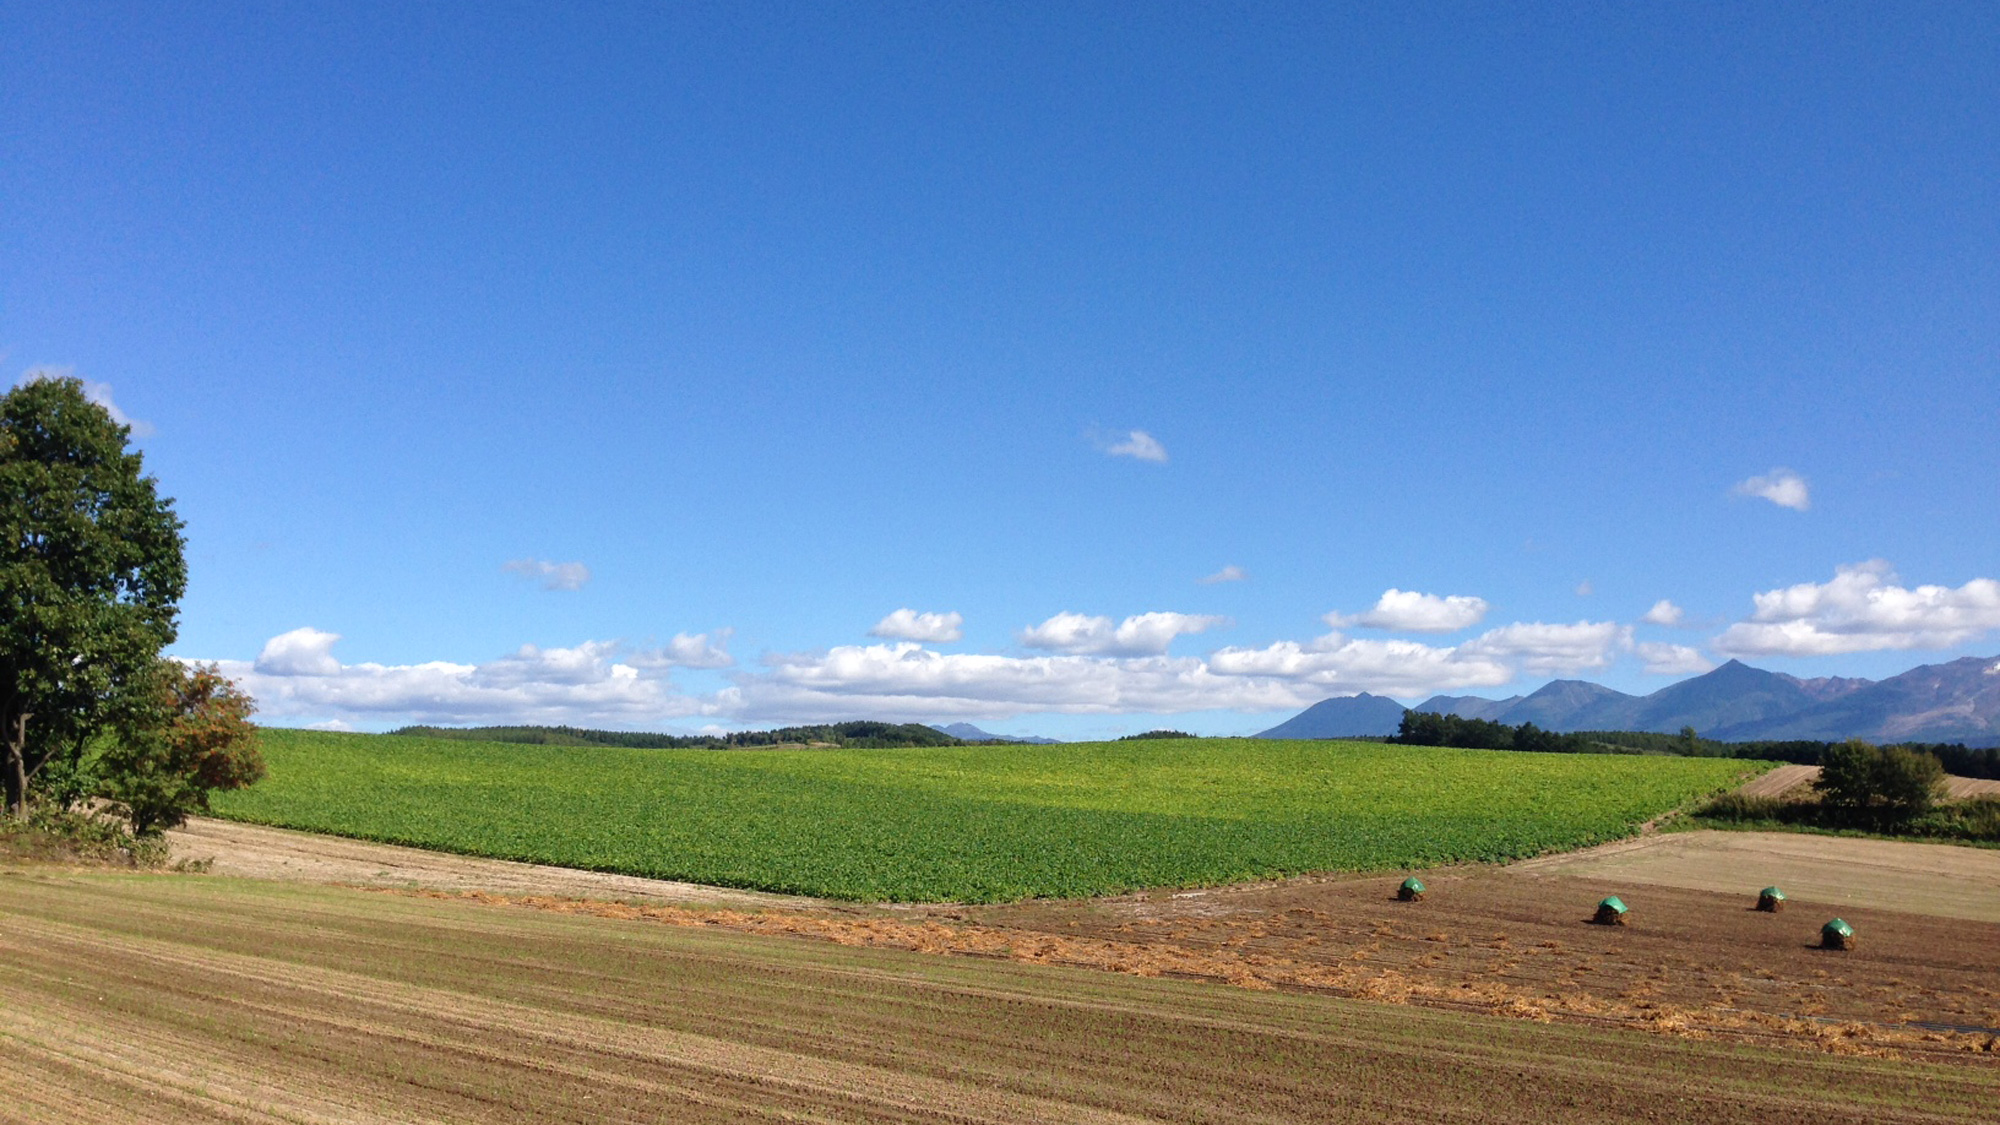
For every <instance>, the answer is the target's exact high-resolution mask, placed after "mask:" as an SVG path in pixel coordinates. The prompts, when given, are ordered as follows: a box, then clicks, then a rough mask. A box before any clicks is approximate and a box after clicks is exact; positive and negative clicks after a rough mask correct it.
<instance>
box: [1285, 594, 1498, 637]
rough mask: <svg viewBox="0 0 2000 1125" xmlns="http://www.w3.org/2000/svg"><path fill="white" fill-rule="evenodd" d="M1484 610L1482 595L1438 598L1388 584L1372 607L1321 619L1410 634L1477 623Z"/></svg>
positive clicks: (1337, 624) (1333, 623) (1345, 625)
mask: <svg viewBox="0 0 2000 1125" xmlns="http://www.w3.org/2000/svg"><path fill="white" fill-rule="evenodd" d="M1486 610H1487V605H1486V599H1485V598H1475V597H1471V596H1468V595H1465V594H1450V595H1447V596H1445V597H1439V596H1438V595H1436V594H1420V593H1418V592H1416V591H1415V590H1398V589H1396V588H1394V587H1390V588H1389V589H1387V590H1384V591H1383V592H1382V596H1381V597H1380V598H1377V599H1376V601H1375V608H1374V609H1371V610H1369V611H1367V612H1366V613H1359V614H1356V615H1354V616H1352V617H1343V616H1341V615H1340V614H1338V613H1329V614H1327V615H1326V618H1325V621H1326V623H1327V624H1328V625H1331V626H1333V627H1334V628H1336V629H1344V628H1349V627H1352V626H1356V625H1359V626H1361V627H1363V628H1366V629H1395V630H1399V631H1403V632H1410V633H1450V632H1455V631H1457V630H1459V629H1465V628H1469V627H1470V626H1473V625H1477V624H1479V622H1480V621H1481V620H1483V619H1484V618H1485V617H1486Z"/></svg>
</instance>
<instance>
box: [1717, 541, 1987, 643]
mask: <svg viewBox="0 0 2000 1125" xmlns="http://www.w3.org/2000/svg"><path fill="white" fill-rule="evenodd" d="M1899 583H1900V579H1898V578H1897V577H1896V574H1895V571H1894V570H1893V569H1892V568H1891V567H1890V565H1889V564H1888V563H1887V562H1884V561H1883V560H1881V559H1871V560H1869V561H1867V562H1863V563H1855V564H1853V565H1851V566H1842V567H1838V568H1836V570H1835V572H1834V576H1833V580H1832V581H1830V582H1823V583H1814V582H1803V583H1800V584H1799V585H1796V586H1788V587H1785V588H1784V589H1782V590H1769V591H1766V592H1764V593H1761V594H1758V595H1756V596H1755V598H1754V599H1753V600H1754V602H1755V606H1756V609H1755V612H1753V613H1752V614H1751V615H1750V617H1749V619H1748V620H1746V621H1739V622H1737V623H1736V624H1734V625H1731V626H1730V627H1729V628H1727V629H1725V630H1723V632H1722V635H1721V636H1719V637H1717V638H1715V640H1714V642H1713V644H1712V647H1713V648H1714V649H1715V650H1716V651H1717V652H1724V653H1729V654H1731V655H1735V656H1772V655H1779V656H1825V655H1830V654H1834V653H1845V652H1872V651H1876V650H1881V649H1914V648H1928V649H1938V648H1951V647H1952V646H1954V645H1959V644H1963V643H1965V642H1967V641H1970V640H1973V639H1974V638H1976V637H1979V636H1981V635H1982V634H1984V633H1986V632H1988V631H1990V630H1993V629H2000V581H1995V580H1993V579H1991V578H1975V579H1973V580H1972V581H1970V582H1967V583H1966V584H1965V585H1963V586H1960V587H1957V588H1956V589H1954V588H1951V587H1948V586H1918V587H1915V588H1907V587H1904V586H1902V585H1900V584H1899Z"/></svg>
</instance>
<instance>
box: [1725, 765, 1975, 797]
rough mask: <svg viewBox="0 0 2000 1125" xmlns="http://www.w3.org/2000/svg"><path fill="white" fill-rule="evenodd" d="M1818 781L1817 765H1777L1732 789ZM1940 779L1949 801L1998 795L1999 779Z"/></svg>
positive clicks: (1753, 793) (1777, 790) (1760, 792)
mask: <svg viewBox="0 0 2000 1125" xmlns="http://www.w3.org/2000/svg"><path fill="white" fill-rule="evenodd" d="M1818 780H1819V767H1818V766H1789V765H1788V766H1779V767H1778V768H1777V769H1774V770H1772V771H1770V772H1769V773H1766V774H1763V775H1762V776H1759V777H1753V778H1751V779H1750V780H1749V781H1747V782H1745V783H1744V784H1743V785H1741V786H1739V787H1738V788H1737V790H1736V791H1737V792H1738V793H1741V794H1743V795H1744V796H1746V797H1782V796H1784V795H1785V794H1787V793H1789V792H1791V791H1792V790H1794V789H1798V788H1800V787H1801V786H1806V785H1811V784H1812V783H1813V782H1815V781H1818ZM1944 782H1945V799H1946V800H1950V801H1964V800H1969V799H1970V798H1973V797H1983V796H1987V795H1991V794H2000V781H1994V780H1992V779H1990V778H1983V777H1959V776H1957V775H1955V774H1946V775H1945V779H1944Z"/></svg>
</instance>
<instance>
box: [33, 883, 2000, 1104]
mask: <svg viewBox="0 0 2000 1125" xmlns="http://www.w3.org/2000/svg"><path fill="white" fill-rule="evenodd" d="M1427 905H1428V904H1419V907H1418V908H1421V907H1423V906H1427ZM1128 906H1129V904H1128ZM627 909H639V908H627ZM645 909H648V910H656V911H672V910H676V909H680V908H675V907H667V906H654V907H649V908H645ZM1620 936H1626V935H1620ZM0 1038H4V1039H5V1044H4V1047H0V1082H4V1083H5V1085H6V1088H7V1089H8V1091H9V1096H8V1099H7V1102H6V1109H5V1111H4V1116H5V1117H6V1118H7V1119H8V1120H12V1121H23V1122H69V1121H77V1120H91V1121H107V1122H121V1121H148V1122H180V1121H209V1120H232V1121H242V1122H265V1121H310V1122H320V1121H343V1122H432V1121H467V1120H479V1121H487V1122H514V1121H524V1122H525V1121H535V1122H543V1121H593V1122H596V1121H611V1122H622V1121H658V1120H672V1121H677V1122H699V1121H746V1120H781V1119H782V1120H819V1121H947V1120H949V1121H957V1122H1016V1121H1031V1120H1032V1121H1064V1122H1137V1121H1217V1122H1226V1121H1447V1120H1448V1121H1454V1122H1484V1121H1494V1122H1502V1121H1504V1122H1516V1121H1575V1122H1607V1123H1608V1122H1621V1123H1623V1122H1644V1121H1675V1122H1679V1121H1703V1122H1738V1121H1740V1122H1755V1123H1758V1125H1785V1123H1790V1122H1799V1123H1805V1122H1811V1123H1813V1125H1826V1123H1839V1122H1853V1123H1857V1125H1858V1123H1862V1122H1868V1123H1881V1122H1892V1123H1893V1122H1912V1123H1914V1122H1958V1121H1963V1122H1974V1121H1984V1120H1988V1119H1990V1111H1991V1107H1992V1105H1993V1100H1994V1098H1995V1097H1996V1096H2000V1077H1996V1070H1995V1069H1994V1068H1992V1067H1990V1066H1964V1065H1935V1064H1932V1063H1927V1062H1921V1061H1909V1060H1900V1059H1893V1058H1867V1057H1832V1056H1828V1055H1812V1054H1803V1053H1800V1052H1797V1051H1771V1050H1766V1049H1761V1048H1757V1047H1752V1046H1745V1045H1742V1044H1735V1043H1718V1042H1702V1041H1691V1040H1688V1039H1685V1038H1680V1037H1674V1036H1662V1035H1648V1034H1639V1033H1634V1032H1629V1031H1620V1030H1615V1029H1607V1028H1605V1027H1603V1026H1584V1025H1576V1024H1564V1023H1557V1024H1544V1023H1539V1022H1535V1021H1532V1020H1522V1019H1498V1018H1493V1017H1490V1016H1479V1015H1471V1014H1466V1013H1462V1012H1452V1011H1440V1010H1427V1009H1423V1008H1413V1007H1399V1006H1390V1005H1381V1004H1363V1003H1355V1002H1352V1001H1347V1000H1342V999H1338V998H1333V997H1329V996H1324V995H1310V994H1301V993H1285V992H1273V991H1259V990H1253V989H1243V988H1227V987H1217V986H1214V985H1210V984H1202V983H1191V982H1182V981H1170V980H1145V979H1140V978H1138V977H1135V976H1131V975H1124V974H1114V973H1093V972H1082V971H1076V970H1070V969H1063V968H1051V967H1046V966H1038V965H1022V964H1015V963H1010V962H1008V961H1005V960H999V959H995V958H941V957H924V956H918V955H914V954H910V953H905V952H900V951H894V950H884V949H870V948H857V947H853V946H849V945H841V944H834V943H832V942H808V941H798V940H784V939H778V938H772V937H765V936H760V935H756V934H750V933H745V932H741V931H740V930H737V929H733V928H730V927H726V926H669V925H658V924H652V923H650V922H647V921H646V920H644V919H643V918H641V919H637V920H630V921H627V920H619V919H607V918H601V917H591V916H576V915H572V914H563V913H558V912H555V911H550V910H522V909H509V908H496V907H494V906H491V905H487V904H483V903H476V902H463V901H441V900H439V899H437V898H434V897H423V896H416V895H410V894H384V893H380V892H375V893H370V892H365V891H360V890H351V889H341V888H327V887H316V886H305V885H288V884H278V883H269V882H259V881H251V880H239V879H222V878H214V877H207V878H200V877H185V876H180V877H176V876H133V875H125V876H110V875H103V874H75V873H69V872H63V871H51V870H47V869H44V870H29V871H26V872H23V871H20V870H14V871H9V872H6V873H4V874H0Z"/></svg>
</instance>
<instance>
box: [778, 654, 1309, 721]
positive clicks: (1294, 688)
mask: <svg viewBox="0 0 2000 1125" xmlns="http://www.w3.org/2000/svg"><path fill="white" fill-rule="evenodd" d="M741 687H742V690H743V706H744V711H745V713H746V714H754V715H756V716H758V717H759V720H760V721H772V720H783V719H808V718H824V717H827V716H831V715H857V714H867V715H882V716H895V717H901V718H906V719H947V718H971V719H978V718H988V719H996V718H1007V717H1011V716H1013V715H1018V714H1023V713H1028V712H1049V711H1053V712H1062V713H1066V714H1111V715H1116V714H1130V713H1134V712H1138V713H1165V712H1174V711H1198V710H1237V711H1277V710H1289V709H1293V708H1300V707H1305V706H1307V705H1309V704H1311V703H1314V702H1316V701H1318V700H1319V699H1321V698H1323V697H1324V696H1325V695H1327V694H1328V693H1327V692H1326V691H1325V690H1323V689H1321V688H1319V687H1317V686H1313V685H1308V684H1290V683H1285V682H1282V681H1280V680H1276V679H1271V678H1262V677H1260V678H1247V677H1235V676H1227V675H1218V674H1217V673H1216V672H1215V671H1213V670H1212V669H1211V668H1210V667H1209V666H1208V664H1207V663H1206V662H1204V661H1202V660H1199V659H1196V658H1193V657H1169V656H1147V657H1136V658H1110V657H1101V656H1029V657H1019V656H996V655H985V654H959V653H949V654H947V653H940V652H934V651H932V650H929V649H926V648H924V647H923V646H921V645H917V644H912V643H908V642H905V643H901V644H895V645H847V646H842V647H839V648H835V649H832V650H830V651H828V652H825V653H819V654H799V655H793V656H785V657H779V658H776V659H774V660H773V662H772V665H771V667H770V669H769V670H768V672H767V673H766V674H765V675H764V676H761V677H757V678H754V679H748V678H746V680H745V681H744V682H743V683H742V685H741Z"/></svg>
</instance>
